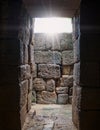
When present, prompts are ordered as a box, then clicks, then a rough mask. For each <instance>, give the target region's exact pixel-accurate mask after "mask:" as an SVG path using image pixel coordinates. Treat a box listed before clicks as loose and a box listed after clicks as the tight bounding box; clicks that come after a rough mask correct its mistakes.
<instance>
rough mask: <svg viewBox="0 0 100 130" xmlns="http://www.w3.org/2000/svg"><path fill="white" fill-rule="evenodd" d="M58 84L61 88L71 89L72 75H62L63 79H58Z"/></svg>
mask: <svg viewBox="0 0 100 130" xmlns="http://www.w3.org/2000/svg"><path fill="white" fill-rule="evenodd" d="M60 84H61V86H62V87H72V86H73V75H63V77H62V78H61V79H60Z"/></svg>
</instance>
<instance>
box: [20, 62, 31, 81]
mask: <svg viewBox="0 0 100 130" xmlns="http://www.w3.org/2000/svg"><path fill="white" fill-rule="evenodd" d="M30 73H31V71H30V65H28V64H26V65H22V66H20V80H25V79H29V78H30V77H31V74H30Z"/></svg>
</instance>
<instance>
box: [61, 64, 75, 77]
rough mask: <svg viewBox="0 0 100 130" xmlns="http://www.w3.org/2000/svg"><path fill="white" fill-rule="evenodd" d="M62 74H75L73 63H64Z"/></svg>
mask: <svg viewBox="0 0 100 130" xmlns="http://www.w3.org/2000/svg"><path fill="white" fill-rule="evenodd" d="M62 75H73V65H63V66H62Z"/></svg>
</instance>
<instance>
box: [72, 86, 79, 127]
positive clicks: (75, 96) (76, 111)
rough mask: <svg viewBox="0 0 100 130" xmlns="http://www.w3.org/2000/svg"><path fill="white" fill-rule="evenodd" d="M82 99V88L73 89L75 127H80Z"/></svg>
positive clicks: (75, 87) (73, 119)
mask: <svg viewBox="0 0 100 130" xmlns="http://www.w3.org/2000/svg"><path fill="white" fill-rule="evenodd" d="M80 99H81V87H79V86H74V87H73V98H72V121H73V123H74V125H75V126H76V127H77V128H78V127H79V118H80V117H79V110H80Z"/></svg>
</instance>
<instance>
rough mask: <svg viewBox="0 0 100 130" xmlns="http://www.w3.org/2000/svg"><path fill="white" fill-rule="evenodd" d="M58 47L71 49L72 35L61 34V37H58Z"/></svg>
mask: <svg viewBox="0 0 100 130" xmlns="http://www.w3.org/2000/svg"><path fill="white" fill-rule="evenodd" d="M60 49H61V50H62V51H64V50H72V49H73V44H72V36H71V34H69V35H68V34H65V35H64V34H63V35H62V37H61V39H60Z"/></svg>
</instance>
